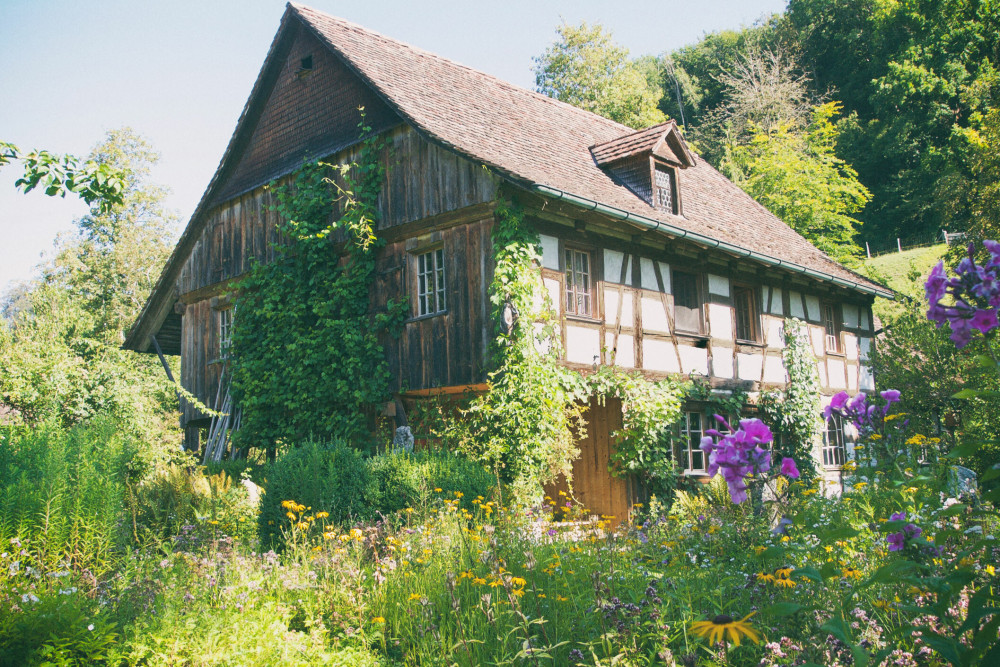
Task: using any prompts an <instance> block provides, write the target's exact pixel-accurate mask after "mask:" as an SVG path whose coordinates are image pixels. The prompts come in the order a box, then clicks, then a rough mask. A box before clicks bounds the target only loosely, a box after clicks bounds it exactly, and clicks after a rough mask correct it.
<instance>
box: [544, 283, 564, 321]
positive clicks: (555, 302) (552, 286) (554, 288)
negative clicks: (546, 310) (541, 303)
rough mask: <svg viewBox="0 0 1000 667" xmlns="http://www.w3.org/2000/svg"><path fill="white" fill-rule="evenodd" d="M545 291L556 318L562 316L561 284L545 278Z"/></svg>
mask: <svg viewBox="0 0 1000 667" xmlns="http://www.w3.org/2000/svg"><path fill="white" fill-rule="evenodd" d="M543 282H544V283H545V289H546V290H548V292H549V300H550V301H551V302H552V309H553V310H554V311H555V313H556V315H557V316H560V317H561V316H562V309H563V300H562V284H561V283H560V282H559V281H558V280H556V279H554V278H545V280H544V281H543Z"/></svg>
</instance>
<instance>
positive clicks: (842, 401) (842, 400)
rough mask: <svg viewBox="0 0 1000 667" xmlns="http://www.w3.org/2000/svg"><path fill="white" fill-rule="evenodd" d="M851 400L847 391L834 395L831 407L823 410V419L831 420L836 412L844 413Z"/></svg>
mask: <svg viewBox="0 0 1000 667" xmlns="http://www.w3.org/2000/svg"><path fill="white" fill-rule="evenodd" d="M849 398H850V395H849V394H848V393H847V392H846V391H842V392H840V393H838V394H834V396H833V398H831V399H830V405H828V406H826V408H825V409H824V410H823V419H829V418H830V415H832V414H833V413H834V412H842V411H843V409H844V406H845V405H847V400H848V399H849Z"/></svg>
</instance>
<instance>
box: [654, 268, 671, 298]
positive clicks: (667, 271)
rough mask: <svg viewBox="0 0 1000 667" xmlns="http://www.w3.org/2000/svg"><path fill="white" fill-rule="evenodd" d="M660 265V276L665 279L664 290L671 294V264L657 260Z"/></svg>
mask: <svg viewBox="0 0 1000 667" xmlns="http://www.w3.org/2000/svg"><path fill="white" fill-rule="evenodd" d="M657 264H659V265H660V278H662V279H663V291H664V292H666V293H667V294H671V293H672V292H671V291H670V265H669V264H667V263H666V262H657Z"/></svg>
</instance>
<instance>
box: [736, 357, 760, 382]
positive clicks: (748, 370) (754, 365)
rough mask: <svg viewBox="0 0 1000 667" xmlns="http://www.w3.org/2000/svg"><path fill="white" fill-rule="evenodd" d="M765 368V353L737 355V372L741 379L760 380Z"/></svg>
mask: <svg viewBox="0 0 1000 667" xmlns="http://www.w3.org/2000/svg"><path fill="white" fill-rule="evenodd" d="M763 370H764V355H763V354H743V353H740V354H737V355H736V374H737V376H738V377H739V378H740V379H741V380H759V379H760V376H761V374H762V373H763Z"/></svg>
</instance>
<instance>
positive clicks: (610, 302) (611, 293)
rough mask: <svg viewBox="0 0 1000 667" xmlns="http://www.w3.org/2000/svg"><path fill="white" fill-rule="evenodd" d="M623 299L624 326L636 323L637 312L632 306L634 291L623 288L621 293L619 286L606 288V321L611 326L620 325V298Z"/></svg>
mask: <svg viewBox="0 0 1000 667" xmlns="http://www.w3.org/2000/svg"><path fill="white" fill-rule="evenodd" d="M619 296H620V297H621V301H622V326H623V327H631V326H633V325H634V324H635V313H634V311H633V307H632V291H631V290H629V289H623V290H622V291H621V295H619V294H618V288H616V287H610V288H606V289H605V290H604V321H605V322H607V323H608V325H609V326H613V327H617V326H618V299H619Z"/></svg>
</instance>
